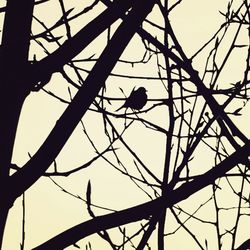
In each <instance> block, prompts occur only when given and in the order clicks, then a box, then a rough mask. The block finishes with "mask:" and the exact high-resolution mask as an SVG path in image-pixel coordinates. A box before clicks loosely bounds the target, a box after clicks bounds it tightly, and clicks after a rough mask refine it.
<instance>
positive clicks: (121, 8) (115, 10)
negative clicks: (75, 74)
mask: <svg viewBox="0 0 250 250" xmlns="http://www.w3.org/2000/svg"><path fill="white" fill-rule="evenodd" d="M131 2H132V1H131V0H126V1H122V0H116V1H114V3H113V4H111V5H110V6H109V7H108V8H107V9H106V10H105V11H103V12H102V13H101V14H100V15H99V16H97V17H96V18H95V19H94V20H93V21H91V22H90V23H88V24H87V25H86V26H85V27H83V28H82V29H81V30H80V31H79V32H78V33H77V34H76V35H74V36H73V37H72V38H71V39H69V40H67V41H66V42H65V43H64V44H63V45H61V46H60V47H59V48H58V49H57V50H56V51H54V52H53V53H52V54H50V55H49V56H47V57H45V58H44V59H42V60H41V61H39V62H37V63H35V64H34V65H32V66H31V74H30V76H29V80H30V81H31V84H32V86H31V88H32V87H34V86H33V85H34V84H35V85H36V84H37V82H39V81H41V79H46V78H48V79H49V76H50V75H51V74H52V73H54V72H57V71H60V70H61V68H62V67H63V66H64V65H65V64H67V63H68V62H69V61H70V60H72V59H73V58H74V57H75V56H77V55H78V54H79V53H80V52H81V51H82V50H83V49H84V48H85V47H87V46H88V45H89V44H90V42H92V41H93V40H94V39H95V38H96V37H97V36H98V35H100V34H101V33H102V32H103V31H104V30H105V29H107V28H108V27H109V26H110V25H111V24H112V23H114V22H115V21H116V20H117V19H118V18H119V17H121V16H122V15H124V14H125V12H126V11H127V10H128V9H129V8H130V7H131V6H132V3H131Z"/></svg>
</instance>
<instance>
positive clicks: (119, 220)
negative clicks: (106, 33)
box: [33, 141, 250, 250]
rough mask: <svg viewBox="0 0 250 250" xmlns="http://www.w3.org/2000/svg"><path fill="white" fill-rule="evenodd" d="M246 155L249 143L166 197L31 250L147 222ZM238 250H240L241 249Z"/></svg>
mask: <svg viewBox="0 0 250 250" xmlns="http://www.w3.org/2000/svg"><path fill="white" fill-rule="evenodd" d="M249 154H250V141H248V142H247V143H246V144H245V145H244V146H243V147H241V148H240V149H239V150H237V151H235V152H234V153H233V154H231V155H230V156H229V157H228V158H226V159H225V160H223V161H222V162H220V163H219V164H218V165H217V166H215V167H214V168H212V169H210V170H209V171H207V172H206V173H205V174H203V175H200V176H198V177H197V178H195V179H194V180H193V181H191V182H187V183H185V184H183V185H182V186H180V187H179V188H177V189H175V190H173V191H171V192H169V193H168V194H167V195H165V196H162V197H160V198H158V199H155V200H153V201H149V202H146V203H143V204H140V205H138V206H135V207H131V208H128V209H124V210H122V211H119V212H115V213H111V214H107V215H103V216H98V217H95V218H93V219H91V220H88V221H86V222H83V223H81V224H78V225H76V226H74V227H72V228H70V229H68V230H66V231H64V232H62V233H61V234H59V235H57V236H55V237H54V238H52V239H50V240H48V241H47V242H45V243H43V244H41V245H40V246H38V247H35V248H34V249H33V250H47V249H63V248H65V247H67V246H70V245H71V244H74V243H75V242H77V241H79V240H81V239H83V238H84V237H86V236H89V235H91V234H94V233H96V232H99V231H102V230H107V229H110V228H113V227H117V226H121V225H123V224H127V223H131V222H135V221H138V220H142V219H146V218H148V217H149V216H152V215H153V214H155V213H157V212H158V213H159V212H160V211H161V210H162V209H165V208H167V207H171V206H173V205H174V204H176V203H178V202H180V201H183V200H185V199H187V198H188V197H189V196H191V195H192V194H194V193H196V192H197V191H200V190H201V189H203V188H204V187H207V186H208V185H210V184H212V183H214V181H215V180H216V179H217V178H219V177H222V176H224V175H225V173H226V172H228V171H229V170H231V169H232V168H233V167H234V166H235V165H237V164H238V163H240V162H242V161H244V159H245V158H246V157H247V156H248V155H249ZM240 249H242V250H243V249H244V248H240Z"/></svg>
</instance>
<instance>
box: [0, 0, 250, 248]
mask: <svg viewBox="0 0 250 250" xmlns="http://www.w3.org/2000/svg"><path fill="white" fill-rule="evenodd" d="M6 2H7V3H6V6H5V3H3V5H2V7H1V9H0V11H1V15H2V17H3V25H2V42H1V47H0V55H1V57H0V64H1V65H0V77H1V87H2V91H1V95H2V96H1V98H0V100H1V101H0V102H1V103H0V117H1V122H0V138H1V140H0V152H1V157H0V166H1V167H0V171H1V172H0V199H1V202H0V204H1V205H0V228H1V231H0V235H1V238H0V242H1V244H0V245H1V246H2V247H1V249H3V245H4V244H3V240H4V235H5V234H4V232H5V230H6V227H7V226H8V221H7V218H8V213H9V211H12V207H13V204H14V202H16V201H21V207H20V209H21V211H22V214H21V218H20V221H21V226H20V232H21V234H20V235H21V237H20V241H21V242H20V249H29V247H30V245H29V244H27V241H29V234H28V233H27V231H26V227H27V218H29V212H30V208H29V207H28V206H27V203H28V202H29V201H30V202H32V199H31V198H29V197H27V194H29V192H31V191H30V190H31V189H32V188H33V187H34V186H36V185H37V183H38V182H39V181H40V180H41V179H42V178H43V177H44V178H46V179H47V180H50V181H51V184H53V189H54V190H57V193H58V194H61V193H62V191H63V195H64V196H65V197H66V199H70V198H74V199H75V200H79V201H81V202H83V203H84V204H85V205H84V206H83V208H85V209H84V211H83V212H84V215H85V218H87V217H89V219H86V220H84V219H81V218H79V221H78V223H79V224H77V225H74V226H72V227H67V229H66V230H65V231H61V232H59V233H55V234H54V237H52V238H51V239H47V240H46V241H44V240H43V242H40V243H37V242H36V246H32V248H33V249H39V250H42V249H65V248H67V247H72V249H73V248H79V249H80V248H81V247H82V249H83V248H85V249H92V247H93V248H94V243H93V242H94V241H95V240H96V239H97V238H98V239H99V238H100V239H102V242H103V247H102V248H103V249H104V246H105V247H107V249H133V248H134V249H159V250H164V249H168V248H169V249H174V247H176V249H179V247H181V249H185V247H186V244H191V245H190V246H189V247H191V248H192V249H204V250H205V249H218V250H219V249H237V250H240V249H241V250H243V249H249V247H250V238H249V237H250V236H249V232H248V231H249V230H248V231H247V229H246V225H248V223H249V221H248V220H249V215H250V206H249V203H250V201H249V199H250V194H249V193H250V192H249V191H250V188H249V166H250V165H249V159H248V157H249V152H250V142H249V140H248V137H247V134H248V131H249V129H248V126H243V125H242V124H243V122H242V121H244V119H245V117H246V119H247V117H248V116H247V112H248V109H247V106H248V105H249V104H248V100H249V95H248V92H249V90H248V86H249V69H250V62H249V57H250V56H249V55H250V43H249V37H250V22H249V20H250V10H249V9H250V8H249V5H250V3H249V1H248V0H238V1H237V0H235V1H233V0H231V1H229V2H228V4H227V6H226V9H225V10H220V12H219V13H217V14H218V15H219V16H220V18H221V20H223V21H222V23H220V26H218V30H216V31H214V33H213V34H212V36H211V37H210V38H209V40H206V41H205V42H204V41H202V45H201V46H200V47H199V48H195V49H193V50H191V51H192V52H191V53H190V52H189V53H187V52H186V49H187V48H186V47H185V46H184V45H183V44H182V43H181V42H180V41H181V39H180V37H181V34H178V31H177V29H175V22H174V21H172V19H174V18H175V12H178V11H179V10H180V9H181V8H182V6H185V4H186V1H184V0H179V1H168V0H164V1H153V0H144V1H143V0H136V1H130V0H126V1H122V0H115V1H110V0H101V1H98V0H93V1H90V2H89V3H85V2H84V3H78V2H77V1H71V2H70V3H68V2H67V1H63V0H58V1H54V0H39V1H34V0H24V1H14V0H8V1H6ZM193 8H195V6H193ZM49 9H50V10H51V9H53V16H52V17H51V20H52V21H49V20H47V18H48V17H49V15H48V14H47V13H46V11H45V10H49ZM41 13H42V14H41ZM204 13H205V10H204ZM182 15H183V16H184V20H185V18H188V17H189V13H185V14H182ZM183 27H184V26H183ZM189 28H190V29H191V27H189ZM190 39H194V38H193V37H192V38H190ZM138 55H139V56H138ZM118 81H119V83H118ZM41 94H42V95H44V96H46V98H48V99H50V100H53V102H54V103H58V105H61V106H63V109H64V110H63V111H62V112H61V114H59V113H60V112H57V115H58V117H57V118H56V119H57V120H56V121H55V124H54V125H53V126H52V127H51V128H50V131H49V133H48V134H47V135H46V137H45V138H44V141H43V142H42V143H41V144H40V145H39V146H38V147H37V149H35V150H34V149H33V148H30V149H29V150H32V151H34V152H29V151H27V155H28V157H29V158H28V159H27V160H26V162H25V163H24V164H18V163H17V162H15V161H16V159H17V158H18V157H16V156H15V152H16V151H15V150H16V148H20V147H24V142H25V141H26V140H28V138H22V137H21V138H22V139H21V143H20V142H18V139H17V135H18V133H20V130H22V129H21V128H20V127H21V126H22V123H21V122H20V120H21V119H22V116H24V114H23V113H24V112H25V108H26V107H27V106H28V104H27V102H28V101H29V100H30V98H32V97H34V98H35V99H38V97H39V95H41ZM42 106H45V103H41V107H42ZM61 106H60V107H61ZM51 109H52V107H51ZM28 119H29V121H28V123H31V124H32V125H31V130H36V128H35V127H32V126H34V125H33V124H35V123H33V121H32V120H34V117H32V116H30V117H29V118H28ZM25 124H26V125H27V121H26V123H25ZM45 130H46V129H45ZM74 133H76V136H75V137H77V140H78V141H79V144H78V146H76V147H71V153H68V154H67V156H66V158H69V159H70V160H72V162H74V153H73V151H75V150H76V151H77V150H80V151H79V152H81V154H84V156H83V157H81V160H82V159H84V163H82V164H80V165H78V166H74V164H72V165H70V166H68V163H67V164H66V163H65V161H60V160H59V159H60V156H61V155H62V154H63V150H64V148H65V146H67V143H68V140H69V139H70V138H73V137H74ZM26 136H29V135H28V134H26ZM32 140H33V138H32ZM34 140H35V139H34ZM34 140H33V141H34ZM20 145H21V146H20ZM79 145H81V146H79ZM14 146H15V147H14ZM81 147H82V149H81ZM64 159H65V158H64ZM67 162H68V161H67ZM70 164H71V163H70ZM100 165H101V166H102V167H100V168H99V169H100V170H96V171H97V172H98V174H99V179H98V181H95V175H96V174H95V170H94V169H93V168H94V167H97V166H100ZM75 176H80V177H81V178H82V179H81V181H82V182H83V183H84V185H86V188H85V187H83V186H82V184H81V183H80V182H79V183H77V184H76V183H74V184H75V185H74V188H77V189H79V190H84V191H83V192H84V194H83V195H79V194H77V193H76V192H74V191H72V190H71V189H70V188H68V186H67V184H65V183H64V182H65V180H69V181H72V180H73V178H74V177H75ZM100 176H101V178H100ZM107 176H108V177H109V178H107ZM104 178H106V182H105V181H104V180H103V179H104ZM111 179H112V180H113V181H114V182H117V183H116V185H114V184H112V185H111V188H112V189H113V190H117V193H118V196H117V197H120V199H121V200H120V202H122V201H123V200H126V199H127V201H128V203H127V205H125V206H124V207H122V209H120V208H118V207H119V206H117V205H115V203H114V204H112V203H111V204H109V203H108V204H107V203H106V204H103V203H105V202H104V201H105V200H106V201H107V200H108V197H109V195H108V194H107V192H106V191H104V190H105V185H106V184H107V181H108V180H111ZM118 181H124V184H125V183H126V184H125V186H123V185H122V183H118ZM73 182H74V180H73ZM97 182H98V185H97V184H96V183H97ZM93 183H94V184H93ZM105 183H106V184H105ZM96 189H99V192H101V196H102V197H103V198H102V199H99V200H98V199H97V201H96V198H95V196H97V193H96V191H95V190H96ZM118 190H119V191H118ZM77 192H78V191H77ZM137 193H140V195H141V196H137ZM133 195H135V197H133ZM84 196H85V197H84ZM129 196H132V198H131V199H130V197H129ZM138 197H140V200H137V198H138ZM29 199H30V200H29ZM58 201H59V198H58ZM33 202H34V201H33ZM118 203H119V202H118ZM59 214H60V213H59ZM47 219H48V221H51V220H53V215H52V217H48V218H47ZM63 219H64V218H62V220H63ZM6 221H7V224H6ZM31 223H32V222H31ZM130 223H132V224H130ZM35 229H36V228H35ZM35 229H32V230H35ZM109 229H112V230H109ZM39 233H40V232H39V231H38V232H37V234H39ZM92 234H93V235H94V234H96V236H95V238H94V240H93V241H90V240H89V238H87V242H86V241H85V240H84V238H85V237H87V236H90V235H92ZM184 239H185V240H184ZM186 239H188V241H186ZM182 240H183V241H184V242H181V241H182ZM180 242H181V244H180ZM186 242H187V243H186ZM7 244H8V243H6V244H5V245H6V246H7ZM5 245H4V246H5ZM26 245H27V246H26ZM7 247H8V246H7Z"/></svg>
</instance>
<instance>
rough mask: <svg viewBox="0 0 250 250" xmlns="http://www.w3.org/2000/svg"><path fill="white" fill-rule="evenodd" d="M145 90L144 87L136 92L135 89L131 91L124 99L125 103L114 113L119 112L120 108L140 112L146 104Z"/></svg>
mask: <svg viewBox="0 0 250 250" xmlns="http://www.w3.org/2000/svg"><path fill="white" fill-rule="evenodd" d="M146 92H147V90H146V89H145V88H144V87H140V88H138V89H137V90H135V88H134V89H133V90H132V91H131V93H130V95H129V97H128V98H127V99H126V101H125V103H124V104H123V105H122V106H121V107H120V108H118V109H117V110H116V111H119V110H120V109H122V108H131V109H136V110H140V109H142V108H143V107H144V106H145V104H146V103H147V98H148V97H147V94H146Z"/></svg>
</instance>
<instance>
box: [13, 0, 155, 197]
mask: <svg viewBox="0 0 250 250" xmlns="http://www.w3.org/2000/svg"><path fill="white" fill-rule="evenodd" d="M140 4H142V0H138V1H136V2H135V3H134V5H135V7H134V8H133V9H132V10H131V12H130V13H129V14H128V16H127V17H126V18H124V21H123V23H122V24H121V25H120V26H119V28H118V29H117V31H116V32H115V34H114V35H113V37H112V39H111V41H110V42H109V43H108V45H107V47H106V48H105V49H104V51H103V53H102V55H101V56H100V58H99V60H98V62H97V63H96V64H95V66H94V67H93V69H92V71H91V73H90V74H89V75H88V77H87V79H86V81H85V83H84V85H83V86H82V87H81V88H80V90H79V91H78V93H77V94H76V95H75V97H74V99H73V100H72V102H71V104H70V105H69V106H68V107H67V109H66V110H65V112H64V113H63V114H62V116H61V117H60V119H59V120H58V121H57V123H56V125H55V127H54V128H53V130H52V131H51V133H50V134H49V136H48V137H47V139H46V140H45V142H44V143H43V145H42V146H41V147H40V148H39V150H38V151H37V152H36V154H35V155H34V156H33V157H32V158H31V159H30V160H29V161H28V162H27V163H26V164H25V165H24V167H23V168H22V169H20V170H19V171H17V172H16V173H15V174H13V175H12V176H11V182H10V183H9V184H10V185H9V189H10V190H12V194H13V197H12V198H13V199H15V198H17V197H18V196H20V195H21V194H22V193H23V192H24V191H25V190H27V189H28V188H29V187H30V186H31V185H32V184H33V183H34V182H35V181H36V180H37V179H38V178H40V177H41V176H42V175H43V173H44V172H45V171H46V170H47V169H48V167H49V166H50V164H51V163H52V162H53V161H54V159H55V158H56V156H57V155H58V154H59V152H60V151H61V149H62V147H63V146H64V145H65V143H66V142H67V140H68V138H69V136H70V135H71V133H72V132H73V130H74V129H75V127H76V125H77V124H78V122H79V121H80V119H81V118H82V116H83V115H84V114H85V113H86V111H87V110H88V108H89V106H90V105H91V103H92V102H93V100H94V98H95V97H96V96H97V94H98V92H99V91H100V89H101V87H102V86H103V84H104V82H105V80H106V79H107V77H108V76H109V74H110V72H111V70H112V69H113V67H114V66H115V64H116V62H117V60H118V59H119V57H120V56H121V54H122V52H123V51H124V49H125V48H126V46H127V45H128V43H129V41H130V39H131V38H132V37H133V35H134V33H135V32H136V29H137V28H138V26H139V25H140V24H141V23H142V21H143V19H144V18H145V17H146V15H147V14H148V13H149V12H150V11H151V9H152V6H153V0H147V1H143V4H142V5H141V6H143V7H141V6H140ZM138 5H139V6H138Z"/></svg>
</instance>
